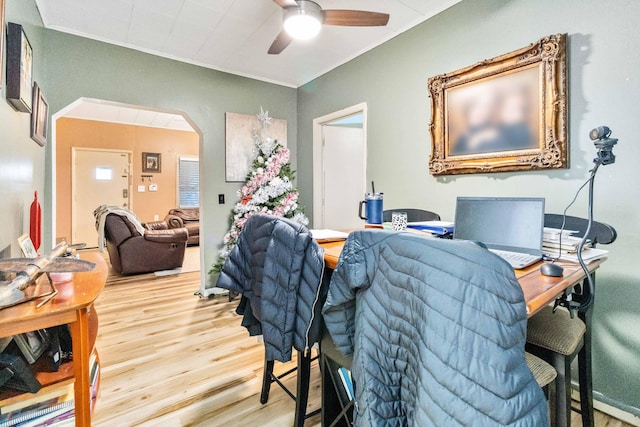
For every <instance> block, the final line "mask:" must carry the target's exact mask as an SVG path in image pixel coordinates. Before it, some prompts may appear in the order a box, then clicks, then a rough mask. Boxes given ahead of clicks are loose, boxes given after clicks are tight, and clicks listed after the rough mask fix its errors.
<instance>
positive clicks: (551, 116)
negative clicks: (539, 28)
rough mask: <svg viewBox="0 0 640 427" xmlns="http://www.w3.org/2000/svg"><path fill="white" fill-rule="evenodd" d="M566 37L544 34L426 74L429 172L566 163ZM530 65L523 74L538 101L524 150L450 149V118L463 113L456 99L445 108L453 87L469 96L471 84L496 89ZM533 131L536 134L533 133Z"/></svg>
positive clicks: (554, 166) (531, 167) (452, 122)
mask: <svg viewBox="0 0 640 427" xmlns="http://www.w3.org/2000/svg"><path fill="white" fill-rule="evenodd" d="M566 37H567V36H566V34H554V35H550V36H547V37H544V38H542V39H540V40H539V41H538V42H536V43H533V44H531V45H529V46H527V47H524V48H521V49H518V50H515V51H513V52H510V53H507V54H504V55H501V56H498V57H496V58H493V59H488V60H485V61H481V62H478V63H477V64H474V65H472V66H470V67H466V68H463V69H460V70H457V71H454V72H452V73H447V74H441V75H437V76H434V77H431V78H429V80H428V90H429V95H430V97H431V124H430V126H429V128H430V129H429V130H430V132H431V157H430V159H429V171H430V172H431V174H432V175H455V174H467V173H486V172H507V171H523V170H538V169H563V168H567V167H568V154H567V153H568V141H567V77H566V74H567V67H566ZM533 69H537V70H538V73H537V77H535V76H534V77H533V79H532V78H531V77H528V78H529V80H530V82H534V84H535V86H536V89H537V91H536V92H537V93H533V96H534V97H535V98H536V100H539V105H537V106H535V107H537V110H532V112H531V113H530V117H532V118H533V120H532V121H531V123H532V124H534V123H535V124H536V125H537V126H532V127H533V129H531V130H532V131H533V133H532V135H531V136H530V141H531V143H532V145H531V146H527V147H526V148H520V147H518V148H516V149H513V147H512V148H511V149H509V148H506V149H505V148H502V149H500V150H494V151H492V150H488V151H487V150H484V151H479V152H475V153H474V152H467V153H464V152H463V153H455V152H452V141H451V140H450V138H449V137H450V132H452V130H453V129H457V128H456V127H455V126H454V125H455V120H457V118H459V117H460V115H461V114H463V113H464V112H465V111H466V110H464V107H461V106H460V103H458V104H456V105H457V110H458V111H449V108H450V107H449V105H448V104H449V102H448V100H449V99H450V97H451V96H452V93H453V91H455V90H458V91H459V90H461V89H462V90H467V92H468V93H471V94H473V93H477V92H478V91H477V90H476V91H475V92H472V91H470V90H468V89H469V88H471V87H472V86H474V89H473V90H475V89H477V86H480V85H483V84H484V85H485V89H487V88H495V87H498V88H499V87H500V86H498V85H500V84H501V82H502V83H504V82H507V81H513V76H514V75H515V74H516V73H520V72H526V71H527V70H533ZM521 74H522V73H521ZM529 74H530V75H531V74H532V73H531V72H530V73H529ZM534 74H535V73H534ZM522 75H524V74H522ZM509 76H512V77H511V80H507V79H508V78H509ZM505 77H506V78H507V79H505ZM500 79H502V80H500ZM536 79H537V81H536ZM509 84H513V83H509ZM489 85H491V86H489ZM489 90H492V89H489ZM487 93H488V92H487ZM472 98H473V95H468V96H467V99H472ZM451 99H454V98H451ZM483 99H484V98H483ZM532 99H533V98H532ZM451 103H452V104H453V102H451ZM452 108H453V107H452ZM527 111H528V110H527ZM461 112H462V113H461ZM454 113H456V114H457V115H456V114H454ZM536 122H537V123H536ZM467 123H468V122H467ZM468 126H470V125H468ZM459 127H460V126H459ZM458 133H460V132H458ZM534 134H535V135H537V138H536V137H534V136H533V135H534ZM456 141H458V140H456ZM456 143H457V142H455V143H454V144H456Z"/></svg>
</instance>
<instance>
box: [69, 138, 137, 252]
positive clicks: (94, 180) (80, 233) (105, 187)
mask: <svg viewBox="0 0 640 427" xmlns="http://www.w3.org/2000/svg"><path fill="white" fill-rule="evenodd" d="M72 158H73V165H72V167H73V171H72V177H73V178H72V179H73V183H72V185H73V187H72V194H73V195H72V200H73V201H72V204H73V206H72V209H71V211H72V215H71V216H72V217H71V227H72V230H71V235H72V238H71V242H72V243H86V244H87V247H96V246H97V245H98V233H97V232H96V228H95V218H94V217H93V211H94V210H95V209H96V208H97V207H98V206H100V205H113V206H122V207H125V208H129V207H130V206H131V203H130V197H131V188H130V173H131V167H130V165H131V161H130V158H131V153H130V152H127V151H112V150H87V149H79V148H73V154H72Z"/></svg>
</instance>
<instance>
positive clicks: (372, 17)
mask: <svg viewBox="0 0 640 427" xmlns="http://www.w3.org/2000/svg"><path fill="white" fill-rule="evenodd" d="M387 22H389V14H387V13H378V12H367V11H365V10H339V9H334V10H325V11H324V24H326V25H341V26H348V27H383V26H385V25H387Z"/></svg>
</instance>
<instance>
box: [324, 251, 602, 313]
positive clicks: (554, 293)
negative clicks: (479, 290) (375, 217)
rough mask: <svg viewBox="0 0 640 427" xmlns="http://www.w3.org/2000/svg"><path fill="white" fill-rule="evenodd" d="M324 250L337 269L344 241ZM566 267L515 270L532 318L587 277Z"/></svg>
mask: <svg viewBox="0 0 640 427" xmlns="http://www.w3.org/2000/svg"><path fill="white" fill-rule="evenodd" d="M320 246H322V247H323V248H324V262H325V266H326V267H327V268H330V269H332V270H333V269H335V268H336V266H337V265H338V258H340V253H341V252H342V248H343V246H344V241H339V242H329V243H321V244H320ZM605 259H606V258H602V259H599V260H596V261H593V262H591V263H590V264H589V265H588V267H589V271H591V272H593V271H594V270H596V269H597V268H598V267H599V266H600V264H602V263H603V262H604V261H605ZM558 263H559V264H560V265H562V266H563V267H564V275H563V277H550V276H544V275H543V274H542V273H540V265H541V264H542V262H539V263H537V264H534V265H532V266H530V267H528V268H526V269H523V270H515V273H516V278H517V279H518V283H520V286H521V287H522V291H523V292H524V299H525V301H526V303H527V315H528V316H529V317H531V316H532V315H533V314H535V313H536V312H538V311H539V310H540V309H542V307H544V306H545V305H547V304H549V303H551V302H553V301H554V300H555V299H556V297H558V296H559V295H560V294H562V292H564V290H565V289H567V288H570V287H572V286H575V285H577V284H579V283H581V282H582V281H583V280H584V279H585V278H586V275H585V273H584V271H583V270H582V268H581V267H580V265H579V264H575V263H572V262H558Z"/></svg>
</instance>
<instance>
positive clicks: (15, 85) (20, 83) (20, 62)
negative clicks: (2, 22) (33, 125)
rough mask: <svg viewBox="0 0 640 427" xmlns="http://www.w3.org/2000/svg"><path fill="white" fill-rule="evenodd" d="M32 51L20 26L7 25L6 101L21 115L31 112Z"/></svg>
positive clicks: (11, 23) (10, 23)
mask: <svg viewBox="0 0 640 427" xmlns="http://www.w3.org/2000/svg"><path fill="white" fill-rule="evenodd" d="M32 86H33V50H32V49H31V44H30V43H29V39H27V35H26V34H25V33H24V30H23V29H22V25H18V24H14V23H13V22H9V23H8V24H7V88H6V94H7V100H8V101H9V103H10V104H11V105H13V107H14V108H15V109H16V110H18V111H22V112H23V113H30V112H31V104H32V102H33V99H32V94H31V88H32Z"/></svg>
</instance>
